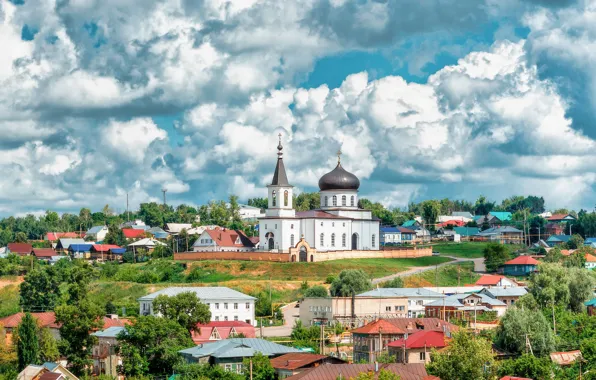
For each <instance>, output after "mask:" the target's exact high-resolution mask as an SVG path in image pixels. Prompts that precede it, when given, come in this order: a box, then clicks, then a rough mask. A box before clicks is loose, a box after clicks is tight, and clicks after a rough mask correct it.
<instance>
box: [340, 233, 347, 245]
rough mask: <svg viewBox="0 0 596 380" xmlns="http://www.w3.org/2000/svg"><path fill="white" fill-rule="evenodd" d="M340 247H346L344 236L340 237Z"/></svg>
mask: <svg viewBox="0 0 596 380" xmlns="http://www.w3.org/2000/svg"><path fill="white" fill-rule="evenodd" d="M341 246H342V247H345V246H346V234H343V235H341Z"/></svg>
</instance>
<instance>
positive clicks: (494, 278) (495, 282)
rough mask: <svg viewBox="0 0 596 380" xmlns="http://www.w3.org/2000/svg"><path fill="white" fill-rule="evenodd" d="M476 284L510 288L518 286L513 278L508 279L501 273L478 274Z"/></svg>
mask: <svg viewBox="0 0 596 380" xmlns="http://www.w3.org/2000/svg"><path fill="white" fill-rule="evenodd" d="M474 285H476V286H484V287H487V288H492V287H503V288H510V287H516V286H518V284H517V282H515V280H512V279H509V278H507V277H505V276H502V275H495V274H484V275H482V276H480V278H479V279H478V281H476V283H475V284H474Z"/></svg>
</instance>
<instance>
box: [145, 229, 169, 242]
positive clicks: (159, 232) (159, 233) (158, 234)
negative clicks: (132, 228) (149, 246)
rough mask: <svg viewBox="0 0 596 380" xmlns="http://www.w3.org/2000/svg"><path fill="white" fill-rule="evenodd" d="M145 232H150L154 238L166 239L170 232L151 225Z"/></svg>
mask: <svg viewBox="0 0 596 380" xmlns="http://www.w3.org/2000/svg"><path fill="white" fill-rule="evenodd" d="M145 232H147V233H149V234H151V235H152V236H153V238H155V239H167V238H168V237H169V236H170V234H169V233H167V232H166V231H164V230H163V229H162V228H161V227H151V228H149V229H147V230H146V231H145Z"/></svg>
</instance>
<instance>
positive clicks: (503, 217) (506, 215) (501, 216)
mask: <svg viewBox="0 0 596 380" xmlns="http://www.w3.org/2000/svg"><path fill="white" fill-rule="evenodd" d="M488 215H490V216H492V217H494V218H497V219H498V220H499V221H501V223H505V222H509V221H510V220H511V218H512V217H513V214H512V213H510V212H508V211H491V212H489V213H488Z"/></svg>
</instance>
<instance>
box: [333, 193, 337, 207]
mask: <svg viewBox="0 0 596 380" xmlns="http://www.w3.org/2000/svg"><path fill="white" fill-rule="evenodd" d="M333 205H334V206H337V195H334V196H333Z"/></svg>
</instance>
